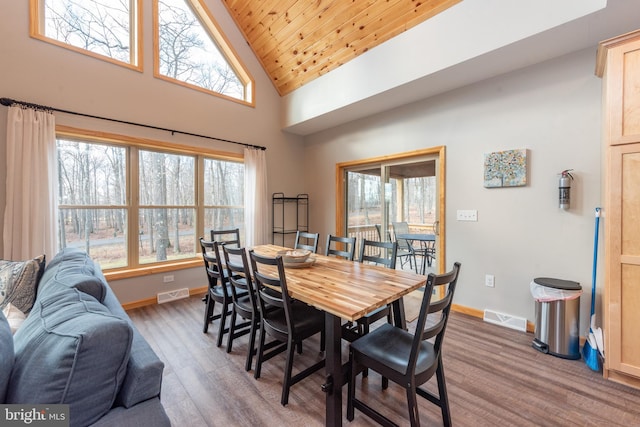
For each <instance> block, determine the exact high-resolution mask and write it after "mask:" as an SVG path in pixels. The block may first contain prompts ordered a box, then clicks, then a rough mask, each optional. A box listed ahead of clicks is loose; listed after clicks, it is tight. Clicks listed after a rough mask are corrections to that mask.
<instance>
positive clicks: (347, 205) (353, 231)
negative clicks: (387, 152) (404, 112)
mask: <svg viewBox="0 0 640 427" xmlns="http://www.w3.org/2000/svg"><path fill="white" fill-rule="evenodd" d="M442 150H443V148H442ZM440 165H441V163H440V154H439V151H438V152H436V153H424V154H418V155H412V156H401V157H398V158H385V159H380V160H376V159H371V161H360V162H358V163H357V164H351V165H349V164H342V165H338V167H339V171H341V172H339V173H342V174H343V175H342V176H343V182H344V186H343V193H342V195H343V199H342V200H343V202H342V203H343V207H342V209H340V208H339V214H340V215H341V216H342V217H343V219H342V221H339V223H340V224H341V228H342V230H343V231H342V232H343V233H344V234H346V235H349V236H356V237H357V238H358V240H361V239H363V238H366V239H369V240H381V241H388V240H397V239H396V237H395V232H394V231H395V230H394V227H393V224H394V223H406V225H407V227H408V229H407V230H405V231H402V232H404V233H410V234H422V235H424V234H430V235H433V239H434V240H433V241H431V242H430V243H428V246H429V248H431V256H430V257H427V259H425V261H426V262H427V264H431V265H430V266H429V265H427V268H426V269H425V271H426V272H428V271H434V272H438V271H439V269H438V267H437V266H438V264H439V263H437V262H435V263H434V262H432V261H433V260H434V259H435V260H438V258H439V252H440V250H439V248H440V246H441V242H439V239H440V236H441V232H442V228H441V224H440V210H441V206H440V203H441V201H442V200H443V199H444V195H443V192H444V190H443V188H444V187H443V186H441V185H440V178H439V177H440V176H441V173H442V171H441V170H440V168H441V166H440ZM399 226H400V225H399V224H396V227H399ZM410 243H411V242H410ZM412 244H413V246H414V247H415V248H416V249H424V248H425V247H426V245H427V243H426V242H421V241H419V240H415V241H413V242H412ZM422 261H423V260H422V259H421V258H420V257H419V262H420V265H421V264H422Z"/></svg>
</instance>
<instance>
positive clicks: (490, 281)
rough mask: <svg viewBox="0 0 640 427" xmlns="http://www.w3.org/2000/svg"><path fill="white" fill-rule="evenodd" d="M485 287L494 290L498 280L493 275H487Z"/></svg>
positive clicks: (485, 276)
mask: <svg viewBox="0 0 640 427" xmlns="http://www.w3.org/2000/svg"><path fill="white" fill-rule="evenodd" d="M484 285H485V286H487V287H489V288H493V287H495V286H496V278H495V276H494V275H493V274H485V275H484Z"/></svg>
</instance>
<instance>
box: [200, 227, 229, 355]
mask: <svg viewBox="0 0 640 427" xmlns="http://www.w3.org/2000/svg"><path fill="white" fill-rule="evenodd" d="M215 243H216V242H213V241H209V240H205V239H204V238H202V237H201V238H200V248H201V250H202V258H203V260H204V267H205V270H206V272H207V280H208V284H209V286H208V287H207V294H206V295H205V298H204V299H205V310H204V327H203V328H202V332H204V333H205V334H206V333H207V332H208V331H209V324H210V323H211V322H213V321H214V320H220V324H219V327H218V341H217V346H218V347H220V346H221V345H222V337H223V335H224V334H226V333H227V332H228V331H229V329H228V328H226V321H227V316H228V315H230V314H231V311H230V309H231V306H232V304H233V301H232V300H231V289H230V287H229V281H228V280H227V275H226V273H225V270H224V268H223V267H222V260H221V259H220V251H219V249H218V247H217V246H216V245H215ZM216 303H219V304H221V310H220V313H218V314H215V315H214V314H213V313H214V309H215V305H216Z"/></svg>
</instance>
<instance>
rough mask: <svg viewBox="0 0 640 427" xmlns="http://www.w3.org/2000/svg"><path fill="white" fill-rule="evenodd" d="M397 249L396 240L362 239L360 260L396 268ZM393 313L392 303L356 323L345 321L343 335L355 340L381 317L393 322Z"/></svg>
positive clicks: (366, 332)
mask: <svg viewBox="0 0 640 427" xmlns="http://www.w3.org/2000/svg"><path fill="white" fill-rule="evenodd" d="M397 250H398V244H397V243H396V242H377V241H375V240H367V239H362V243H361V245H360V255H359V259H358V261H359V262H366V263H372V264H376V265H381V266H384V267H387V268H391V269H395V268H396V252H397ZM401 307H402V305H401ZM392 313H393V311H392V309H391V305H385V306H384V307H380V308H378V309H377V310H374V311H372V312H371V313H369V314H367V315H365V316H364V317H361V318H360V319H358V320H357V321H356V323H355V324H353V323H351V322H348V323H345V324H344V325H343V326H342V336H343V338H344V339H346V340H347V341H353V340H355V339H357V338H358V337H361V336H362V335H365V334H368V333H369V331H370V329H371V325H372V324H373V323H374V322H377V321H378V320H380V319H384V318H385V317H386V318H387V322H389V323H392V322H393V317H392Z"/></svg>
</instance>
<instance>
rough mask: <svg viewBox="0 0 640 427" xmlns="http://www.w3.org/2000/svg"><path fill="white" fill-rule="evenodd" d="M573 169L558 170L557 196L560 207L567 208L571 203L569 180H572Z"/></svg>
mask: <svg viewBox="0 0 640 427" xmlns="http://www.w3.org/2000/svg"><path fill="white" fill-rule="evenodd" d="M572 170H573V169H566V170H563V171H562V172H560V184H559V186H558V187H559V190H560V194H559V198H558V201H559V202H560V209H565V210H566V209H569V205H570V203H571V181H573V175H571V174H570V173H569V172H571V171H572Z"/></svg>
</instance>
